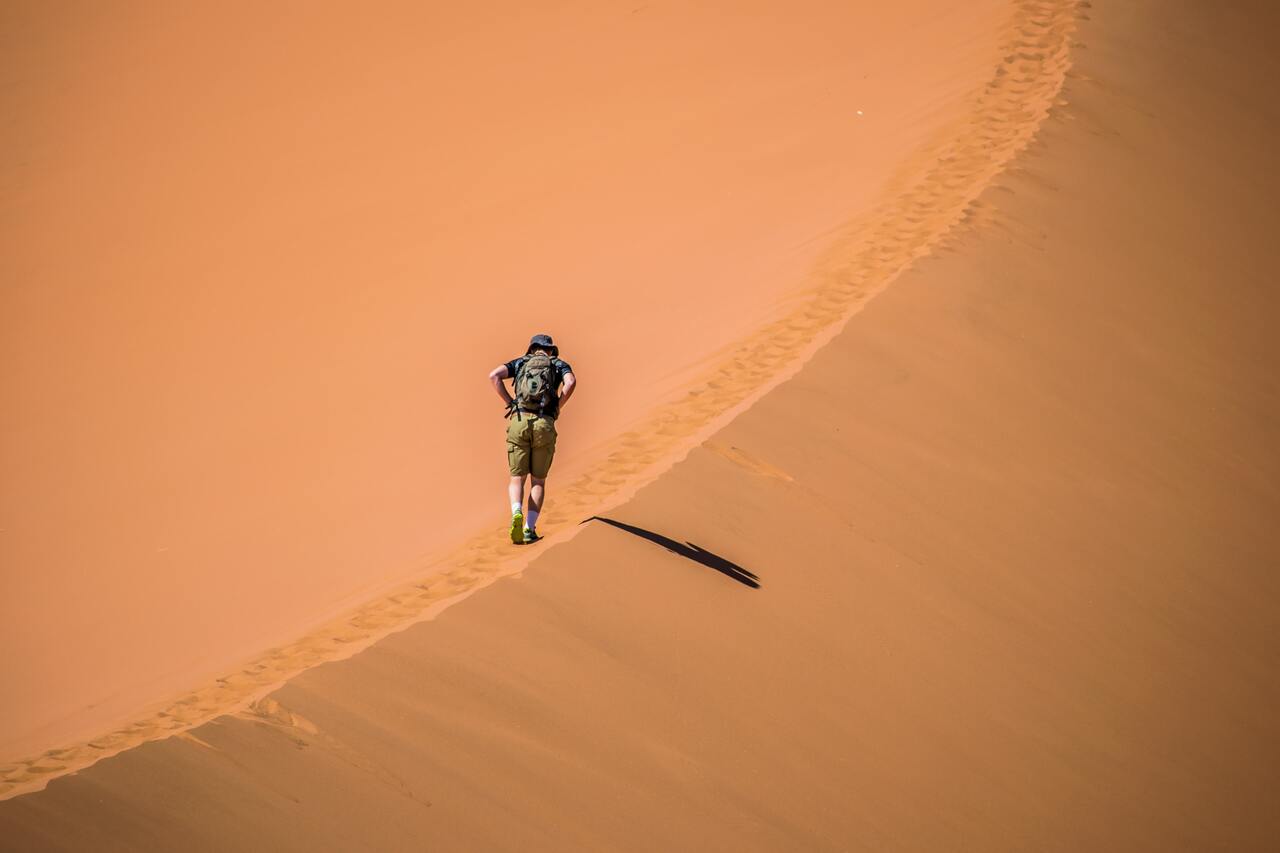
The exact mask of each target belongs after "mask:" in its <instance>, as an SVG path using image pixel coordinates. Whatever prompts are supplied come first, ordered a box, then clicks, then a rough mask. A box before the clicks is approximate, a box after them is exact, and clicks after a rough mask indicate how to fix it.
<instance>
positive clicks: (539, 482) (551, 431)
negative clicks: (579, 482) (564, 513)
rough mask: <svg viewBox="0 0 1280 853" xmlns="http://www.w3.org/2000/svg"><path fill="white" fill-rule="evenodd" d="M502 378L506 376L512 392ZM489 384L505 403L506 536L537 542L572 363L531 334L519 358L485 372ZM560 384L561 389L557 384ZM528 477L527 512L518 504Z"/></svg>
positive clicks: (546, 338)
mask: <svg viewBox="0 0 1280 853" xmlns="http://www.w3.org/2000/svg"><path fill="white" fill-rule="evenodd" d="M504 379H512V380H514V381H513V382H512V387H513V389H514V392H515V395H514V397H513V396H512V395H511V394H509V393H507V386H506V385H505V384H503V380H504ZM489 381H490V382H491V383H493V389H494V390H495V391H497V392H498V396H499V397H501V398H502V400H503V402H505V403H506V404H507V419H508V422H507V467H508V468H510V469H511V482H510V484H509V485H508V486H507V496H508V497H509V498H511V541H512V542H513V543H515V544H516V545H520V544H527V543H530V542H537V541H538V539H539V538H541V537H539V536H538V514H539V513H540V512H542V502H543V500H544V499H545V497H546V480H547V472H548V471H550V470H551V459H552V457H554V456H555V453H556V418H558V417H559V416H560V408H561V407H562V406H563V405H564V404H565V403H567V402H568V401H569V397H570V396H572V394H573V388H574V386H575V385H576V384H577V380H576V379H575V378H574V376H573V368H572V367H570V366H569V365H568V363H567V362H564V361H562V360H561V359H560V350H559V348H557V347H556V345H555V343H554V342H553V341H552V340H551V336H550V335H534V336H533V339H532V340H530V341H529V349H528V351H527V352H525V354H524V355H522V356H520V357H519V358H516V359H512V360H511V361H508V362H507V363H506V364H503V365H501V366H499V367H495V368H494V369H493V370H492V371H490V373H489ZM562 385H563V390H562V389H561V386H562ZM525 477H528V478H529V512H528V513H527V514H526V513H525V512H524V511H523V508H524V479H525Z"/></svg>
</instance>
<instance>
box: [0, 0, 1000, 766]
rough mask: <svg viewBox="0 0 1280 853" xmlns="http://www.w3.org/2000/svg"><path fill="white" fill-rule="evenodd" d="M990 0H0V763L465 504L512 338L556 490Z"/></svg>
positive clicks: (329, 602) (143, 690)
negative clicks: (553, 461) (376, 3)
mask: <svg viewBox="0 0 1280 853" xmlns="http://www.w3.org/2000/svg"><path fill="white" fill-rule="evenodd" d="M1010 14H1011V12H1010V10H1009V8H1008V4H1007V3H1005V2H1003V0H984V2H982V3H979V4H973V3H966V4H964V5H963V7H961V6H959V5H954V4H951V5H948V4H939V3H937V2H934V0H909V2H903V3H895V4H892V5H890V6H887V7H886V6H885V5H884V4H879V3H870V2H867V3H858V4H852V5H851V4H848V3H836V2H806V3H802V4H800V5H799V6H796V5H786V6H779V5H778V4H776V3H771V2H757V3H750V4H743V3H719V4H717V3H711V4H665V5H664V4H651V5H647V6H646V5H643V4H603V3H598V2H577V3H560V4H555V5H548V4H535V5H534V6H529V5H528V4H512V3H506V4H498V5H497V6H476V5H474V4H473V5H471V6H467V5H465V4H464V5H462V6H458V7H457V8H449V7H441V6H440V5H439V4H403V5H400V6H391V7H386V8H384V9H383V10H381V11H380V12H379V13H378V14H366V13H363V12H362V13H359V14H357V13H356V12H355V11H350V12H348V13H343V12H341V11H339V10H330V11H325V12H320V11H318V10H317V9H316V8H315V7H314V4H300V5H298V6H296V7H289V6H287V5H284V4H271V6H270V7H269V8H267V9H263V8H261V5H260V4H246V5H243V6H240V7H236V8H234V9H228V8H227V7H226V5H225V4H213V5H208V6H207V7H206V8H204V9H203V10H202V11H200V10H191V9H187V8H184V9H183V10H181V11H179V10H178V9H177V8H176V7H175V8H172V9H168V10H166V9H163V8H156V7H143V6H137V7H133V8H128V9H121V8H113V10H112V11H111V12H110V13H108V12H106V11H105V10H101V9H99V8H98V7H96V6H92V5H86V6H84V7H81V8H71V7H68V8H62V9H61V10H60V11H55V9H54V8H53V7H50V6H49V5H47V4H31V5H30V6H28V7H26V8H11V9H10V10H9V11H7V12H6V13H5V15H6V17H7V21H6V24H5V26H4V32H5V33H6V35H7V41H6V43H5V45H4V50H3V51H0V56H3V57H4V58H3V59H2V60H0V62H2V63H3V65H2V66H0V69H2V70H0V74H3V80H4V97H5V99H6V102H5V112H6V114H8V115H12V116H17V124H16V127H14V128H13V129H12V130H11V132H10V134H9V136H10V140H11V141H10V156H9V157H8V158H7V162H6V165H5V166H4V167H2V168H3V169H4V178H3V183H4V187H5V190H4V198H5V204H4V208H3V214H0V215H3V217H4V219H3V229H2V233H3V235H4V237H3V240H4V244H3V251H2V253H0V256H2V257H3V261H2V263H3V268H2V269H3V272H2V275H3V278H4V280H5V281H6V282H8V283H9V284H8V285H7V286H6V287H5V288H4V292H3V296H2V297H0V298H2V299H3V302H2V303H0V317H2V318H3V320H2V322H3V332H2V334H0V337H3V340H4V347H5V349H4V358H3V360H0V364H3V367H2V368H0V370H2V371H3V372H2V374H0V391H2V393H3V401H4V410H5V411H6V412H7V413H8V417H6V418H5V420H4V421H3V426H2V427H0V429H2V430H3V432H2V433H0V454H2V456H0V466H3V467H2V468H0V471H2V476H0V481H2V482H3V484H4V485H3V491H2V492H0V519H2V521H0V527H2V528H3V532H2V533H0V560H2V561H3V566H4V573H3V583H4V594H3V597H2V598H0V600H2V601H3V605H0V607H2V609H0V642H2V643H3V644H4V645H5V646H6V647H8V648H14V647H21V648H22V649H24V654H22V655H20V656H15V655H6V656H5V659H4V662H3V664H0V691H2V692H3V693H4V694H5V695H6V696H12V697H20V698H18V699H17V700H15V701H6V702H3V703H0V760H2V759H4V758H17V757H21V756H25V755H29V754H33V753H35V752H36V751H38V750H40V749H44V748H47V747H53V746H61V745H65V744H66V743H68V742H70V741H73V740H75V739H77V738H84V737H90V736H93V735H98V734H101V733H103V732H104V731H107V730H108V729H109V728H110V727H111V726H112V725H117V724H119V723H123V722H128V721H131V720H132V719H134V718H135V716H136V714H137V713H138V711H139V709H140V708H142V707H144V706H146V705H148V704H149V703H153V702H155V701H158V700H164V699H167V698H169V697H171V696H172V695H173V694H175V693H176V692H178V691H181V690H185V689H188V688H191V687H193V686H195V685H198V684H201V683H206V682H208V681H209V679H211V678H212V677H213V676H215V675H219V674H222V672H223V671H224V670H225V669H226V668H227V667H228V666H232V665H234V664H236V663H238V662H240V661H243V660H244V659H246V658H247V657H249V656H251V655H253V654H255V653H258V652H260V651H261V650H263V649H265V648H268V647H269V646H272V645H274V644H278V643H281V642H285V641H288V640H292V639H294V638H296V637H297V636H299V635H300V634H302V633H304V631H305V630H306V629H307V628H309V627H310V626H313V625H315V624H317V623H319V622H321V621H323V620H324V619H325V618H326V617H329V616H332V615H334V614H336V613H339V612H342V611H344V610H346V609H348V608H349V607H350V606H351V605H353V604H355V603H358V602H359V601H361V600H364V599H366V598H368V597H369V595H371V594H372V593H373V592H374V591H376V590H378V589H381V588H385V587H386V586H387V585H388V584H390V583H393V582H395V581H398V580H403V579H405V578H409V577H420V576H422V575H423V574H424V572H427V571H428V566H429V565H430V563H431V559H432V557H433V555H439V554H440V553H442V551H443V549H445V548H446V547H447V546H449V545H451V544H453V543H456V542H457V541H459V540H460V539H461V538H463V537H464V536H466V535H469V534H472V533H475V532H476V531H477V530H480V529H488V528H489V527H490V525H492V524H493V523H494V522H495V521H496V518H497V514H498V513H500V512H501V511H502V510H503V508H504V507H505V506H506V500H505V497H504V495H505V492H504V478H505V463H504V457H503V450H502V438H501V430H502V428H503V424H502V421H501V407H500V404H499V403H498V401H497V400H496V398H494V397H493V396H492V393H491V392H490V390H489V389H488V386H487V384H486V382H485V380H484V376H485V374H486V373H487V372H488V371H489V369H490V368H491V367H493V366H494V365H495V364H497V363H500V362H501V361H504V360H506V359H508V358H511V357H513V356H514V355H517V354H519V352H521V351H522V348H523V344H524V343H525V342H526V341H527V340H528V337H529V335H530V334H531V333H533V332H539V331H550V332H552V333H554V334H555V335H556V336H557V337H558V338H559V339H560V340H561V341H563V343H564V354H565V356H566V357H567V358H569V359H570V360H571V361H572V362H573V363H574V364H575V366H576V367H577V369H578V371H579V378H580V379H581V381H582V387H583V388H584V389H588V390H586V391H584V393H583V394H582V396H581V397H580V398H579V401H578V402H577V404H576V405H574V406H573V409H572V411H571V414H570V417H568V418H566V419H565V420H564V422H563V423H562V425H561V433H562V435H563V442H562V450H561V454H560V459H559V462H558V463H557V477H556V480H555V483H553V489H554V488H555V487H556V484H563V483H567V482H569V481H570V480H571V479H572V475H573V474H574V472H577V471H581V470H583V469H584V468H585V467H587V466H588V465H589V464H591V463H593V462H596V461H599V460H601V459H603V458H604V457H605V456H606V455H607V454H608V453H609V452H610V451H612V450H613V449H614V447H613V446H611V445H609V444H608V443H607V441H608V440H609V439H610V438H611V437H613V436H616V435H617V434H618V433H620V432H621V431H622V430H623V429H624V428H626V427H627V426H630V425H632V424H635V423H637V422H640V421H641V420H642V419H643V418H645V417H646V416H648V413H650V412H651V411H652V409H653V406H654V405H655V404H656V403H657V402H658V401H660V400H662V399H665V398H667V397H669V396H670V395H671V394H672V393H673V392H674V391H676V390H678V389H680V388H682V387H685V386H687V384H688V382H689V377H690V376H691V375H696V374H697V373H698V372H699V370H701V369H702V368H703V366H705V364H706V363H707V360H708V359H710V358H712V357H713V356H715V354H716V353H717V352H718V351H719V350H720V349H721V348H722V347H724V346H725V345H726V344H728V343H730V342H732V341H734V340H736V339H738V338H740V337H742V336H743V335H744V334H745V333H746V332H747V331H748V330H750V329H752V328H754V327H755V326H757V325H758V324H759V323H760V322H761V321H762V320H764V319H766V318H769V317H772V316H775V315H777V314H778V313H779V312H780V310H781V308H780V304H781V303H780V302H779V300H780V299H782V298H783V297H784V296H785V295H787V294H788V293H791V292H793V291H795V290H796V288H797V287H799V286H800V285H801V284H802V283H803V282H804V280H805V275H806V273H807V271H808V270H809V268H810V267H811V266H812V264H813V262H814V259H815V258H816V256H817V254H818V253H819V252H820V251H821V250H822V249H823V247H824V246H825V245H827V244H828V243H830V241H831V235H832V232H833V229H836V228H838V227H839V226H840V225H842V224H843V223H844V222H845V221H846V220H847V219H848V218H849V217H850V216H851V215H852V214H855V213H857V212H859V211H861V210H864V209H867V208H869V207H871V206H873V204H874V203H876V202H877V200H878V199H879V198H881V197H882V195H883V193H884V190H885V185H886V182H887V181H888V180H890V179H891V178H893V177H894V176H895V175H897V174H898V173H899V172H900V171H901V170H902V169H903V168H906V167H909V166H910V164H909V163H907V162H906V160H907V159H908V155H911V154H914V153H918V152H919V150H920V149H921V146H922V145H924V144H925V143H926V142H927V141H928V140H929V139H930V138H931V137H932V136H933V135H936V134H937V133H939V132H941V130H942V129H943V128H945V127H946V125H947V124H948V123H949V122H952V121H954V120H956V118H957V117H958V116H959V115H962V114H963V112H964V110H965V109H966V108H967V105H966V102H965V98H966V96H968V95H969V94H970V93H971V92H972V91H973V90H974V89H975V88H976V87H980V86H981V84H982V83H983V82H985V80H986V79H987V77H988V76H989V74H990V70H991V68H992V67H993V65H994V63H995V62H996V61H997V60H998V56H997V49H998V39H999V37H1000V33H1001V27H1002V26H1004V25H1005V24H1006V22H1007V20H1008V19H1009V16H1010ZM858 110H861V111H862V115H861V116H859V115H858V112H857V111H858ZM552 494H553V502H552V504H551V509H552V513H553V515H552V516H551V517H550V520H552V521H554V519H555V515H554V513H555V512H556V511H557V510H556V509H555V507H556V504H555V502H554V495H555V494H556V493H555V492H554V491H553V493H552Z"/></svg>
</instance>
